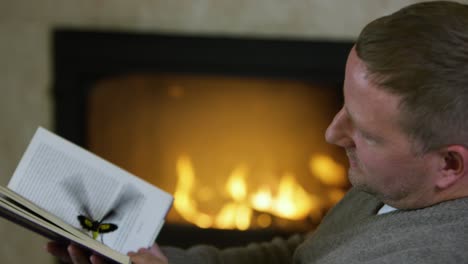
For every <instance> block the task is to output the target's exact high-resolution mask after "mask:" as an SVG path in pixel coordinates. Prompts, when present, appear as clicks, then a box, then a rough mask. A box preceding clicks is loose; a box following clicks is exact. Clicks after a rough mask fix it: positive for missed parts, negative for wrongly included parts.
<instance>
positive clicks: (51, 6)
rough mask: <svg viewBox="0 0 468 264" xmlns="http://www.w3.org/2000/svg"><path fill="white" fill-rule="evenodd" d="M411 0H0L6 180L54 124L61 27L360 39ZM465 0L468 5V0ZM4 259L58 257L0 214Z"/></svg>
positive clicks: (0, 144) (0, 137)
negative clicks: (56, 35) (56, 33)
mask: <svg viewBox="0 0 468 264" xmlns="http://www.w3.org/2000/svg"><path fill="white" fill-rule="evenodd" d="M415 2H421V1H413V0H355V1H344V0H289V1H284V0H235V1H234V0H133V1H128V0H114V1H95V0H80V1H78V0H36V1H31V0H14V1H13V0H0V58H1V59H0V92H1V96H0V131H1V132H0V184H2V185H6V183H7V182H8V180H9V178H10V175H12V173H13V171H14V169H15V167H16V164H17V162H18V161H19V159H20V157H21V155H22V153H23V151H24V149H25V147H26V146H27V144H28V142H29V139H30V138H31V136H32V134H33V132H34V131H35V130H36V128H37V126H39V125H40V126H44V127H46V128H51V127H52V126H53V124H52V113H53V109H52V108H53V107H52V100H51V99H52V98H51V86H52V83H51V80H52V76H51V71H50V69H51V57H50V54H51V47H50V42H51V39H50V36H51V35H50V33H51V29H53V28H55V27H75V28H94V29H112V30H125V31H142V32H178V33H183V32H189V33H203V34H222V35H236V36H243V35H247V36H264V37H268V36H275V37H294V38H307V39H314V38H318V39H347V40H350V39H351V40H352V39H354V38H355V37H356V36H357V34H358V33H359V31H360V29H361V28H362V27H363V26H364V25H365V24H366V23H367V22H369V21H370V20H372V19H373V18H376V17H379V16H381V15H385V14H388V13H391V12H393V11H395V10H397V9H399V8H400V7H402V6H404V5H407V4H409V3H415ZM462 2H466V3H468V0H464V1H462ZM0 237H1V238H2V240H3V242H2V243H1V245H0V262H1V263H7V264H8V263H38V264H40V263H53V260H52V259H51V258H50V257H49V256H48V255H47V254H46V253H45V252H44V251H43V246H44V242H45V240H44V239H43V238H40V237H39V236H37V235H35V234H32V233H31V232H28V231H26V230H23V229H21V228H19V227H17V226H15V225H13V224H10V223H8V222H6V221H5V220H3V219H0Z"/></svg>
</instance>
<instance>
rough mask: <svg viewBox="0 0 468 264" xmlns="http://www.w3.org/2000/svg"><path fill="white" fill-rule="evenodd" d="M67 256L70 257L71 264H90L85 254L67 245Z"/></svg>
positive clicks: (77, 248) (75, 247)
mask: <svg viewBox="0 0 468 264" xmlns="http://www.w3.org/2000/svg"><path fill="white" fill-rule="evenodd" d="M67 251H68V254H69V255H70V258H71V261H72V263H73V264H90V263H91V262H90V260H89V256H88V255H87V254H85V253H84V252H83V251H82V250H80V248H79V247H77V246H74V245H69V246H68V247H67Z"/></svg>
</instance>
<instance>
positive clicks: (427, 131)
mask: <svg viewBox="0 0 468 264" xmlns="http://www.w3.org/2000/svg"><path fill="white" fill-rule="evenodd" d="M356 51H357V55H358V57H359V58H360V59H361V60H363V61H364V62H365V64H366V66H367V70H368V72H369V75H370V78H371V79H372V81H373V83H375V84H376V85H377V86H378V87H380V88H382V89H384V90H386V91H388V92H390V93H392V94H396V95H399V96H401V97H402V102H401V105H400V109H401V113H402V115H401V120H400V122H401V126H402V128H403V129H404V131H405V132H406V133H408V135H410V136H411V137H412V138H413V139H414V140H415V142H417V143H418V145H417V146H415V147H417V148H416V150H418V151H420V152H425V151H428V150H433V149H437V148H439V147H442V146H446V145H450V144H460V143H464V144H465V145H466V146H468V111H467V110H468V5H463V4H459V3H455V2H446V1H436V2H426V3H419V4H414V5H411V6H409V7H406V8H403V9H401V10H400V11H398V12H396V13H394V14H392V15H390V16H385V17H382V18H380V19H377V20H375V21H373V22H371V23H369V24H368V25H367V26H366V27H365V28H364V29H363V30H362V32H361V34H360V36H359V38H358V40H357V43H356Z"/></svg>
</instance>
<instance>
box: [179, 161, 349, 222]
mask: <svg viewBox="0 0 468 264" xmlns="http://www.w3.org/2000/svg"><path fill="white" fill-rule="evenodd" d="M309 165H310V169H311V173H312V174H313V175H314V176H315V177H316V178H318V179H319V180H320V181H321V182H322V183H323V184H324V185H325V186H326V185H330V186H333V187H330V190H329V192H328V193H326V194H325V195H324V196H323V195H322V196H323V197H322V196H319V195H317V194H311V193H309V192H307V191H306V190H305V189H304V188H303V187H302V186H301V184H299V183H298V182H297V180H296V177H295V175H294V174H293V173H291V172H286V173H284V174H283V175H282V176H281V178H280V181H279V184H278V186H275V187H276V191H275V189H274V188H273V187H272V186H269V185H262V186H261V187H259V188H258V189H257V190H253V191H249V189H248V187H249V186H248V184H247V177H248V167H247V166H246V165H239V166H237V167H236V168H234V169H233V170H232V172H231V173H230V175H229V177H228V179H227V181H226V183H225V190H224V191H225V193H224V196H226V197H227V199H228V200H229V201H228V202H226V203H225V204H224V205H223V206H222V207H221V209H220V210H219V211H218V213H216V214H214V215H210V214H208V213H204V212H201V210H200V209H199V207H198V202H199V201H197V200H196V199H195V198H193V197H195V195H194V191H195V188H196V177H195V172H194V168H193V165H192V162H191V160H190V158H189V157H188V156H181V157H180V158H179V159H178V161H177V175H178V181H177V185H176V190H175V192H174V197H175V200H174V207H175V209H176V210H177V212H178V213H179V214H180V215H181V216H182V217H183V218H184V219H185V220H186V221H188V222H191V223H193V224H195V225H197V226H199V227H202V228H219V229H239V230H246V229H248V228H250V227H251V226H252V225H256V226H258V227H261V228H265V227H268V226H270V225H271V223H272V218H271V216H276V217H279V218H284V219H288V220H302V219H305V218H307V217H311V216H312V217H315V218H317V217H321V215H322V211H323V209H324V207H327V206H330V205H332V204H334V203H336V202H337V201H338V200H339V199H341V197H342V196H343V195H344V190H342V189H340V188H339V186H343V185H344V184H345V182H346V178H345V173H344V168H343V167H342V166H341V165H339V164H338V163H335V162H334V161H333V160H332V159H331V158H328V157H327V156H323V155H318V156H313V157H311V160H310V164H309ZM337 186H338V187H337ZM198 188H199V187H198ZM205 189H206V190H207V192H211V191H209V189H207V187H205ZM215 199H216V198H215Z"/></svg>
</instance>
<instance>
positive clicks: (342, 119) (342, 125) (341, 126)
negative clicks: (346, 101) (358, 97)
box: [325, 108, 354, 148]
mask: <svg viewBox="0 0 468 264" xmlns="http://www.w3.org/2000/svg"><path fill="white" fill-rule="evenodd" d="M350 129H351V126H350V120H349V117H348V116H347V113H346V111H345V110H344V108H341V110H340V111H339V112H338V113H337V114H336V115H335V117H334V118H333V121H332V122H331V123H330V125H329V126H328V128H327V131H326V132H325V140H326V141H327V142H328V143H331V144H335V145H338V146H340V147H343V148H348V147H352V146H354V141H353V140H352V138H351V137H350Z"/></svg>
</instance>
